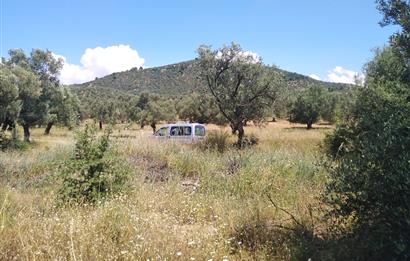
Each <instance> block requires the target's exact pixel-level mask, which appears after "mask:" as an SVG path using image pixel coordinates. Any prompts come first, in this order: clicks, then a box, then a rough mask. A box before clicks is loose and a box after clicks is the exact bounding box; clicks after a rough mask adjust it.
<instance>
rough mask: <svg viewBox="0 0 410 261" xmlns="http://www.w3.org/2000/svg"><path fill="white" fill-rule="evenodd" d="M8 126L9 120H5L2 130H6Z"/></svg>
mask: <svg viewBox="0 0 410 261" xmlns="http://www.w3.org/2000/svg"><path fill="white" fill-rule="evenodd" d="M7 126H9V124H8V123H7V121H4V122H3V126H1V130H2V131H6V130H7Z"/></svg>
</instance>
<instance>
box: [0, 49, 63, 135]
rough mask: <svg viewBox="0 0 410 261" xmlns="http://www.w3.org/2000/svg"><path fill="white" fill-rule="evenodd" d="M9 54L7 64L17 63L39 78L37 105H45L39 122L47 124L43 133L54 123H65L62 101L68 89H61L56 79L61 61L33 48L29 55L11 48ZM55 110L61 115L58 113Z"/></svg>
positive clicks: (48, 130) (50, 54) (46, 51)
mask: <svg viewBox="0 0 410 261" xmlns="http://www.w3.org/2000/svg"><path fill="white" fill-rule="evenodd" d="M9 55H10V59H9V60H8V61H7V64H8V65H13V66H16V65H17V66H20V67H23V68H25V69H27V70H30V71H32V72H33V73H34V74H35V75H36V76H37V77H38V79H39V80H40V83H41V88H42V91H41V95H40V97H39V101H38V102H39V106H40V107H41V106H43V105H44V104H46V105H47V106H46V107H44V106H43V107H44V108H46V110H45V111H43V112H42V113H43V114H44V115H43V116H44V117H43V120H44V122H41V123H46V125H47V127H46V129H45V134H49V132H50V130H51V127H52V126H53V125H54V124H55V123H62V124H65V123H66V121H65V120H64V115H66V114H67V112H66V111H65V110H66V109H67V108H68V107H67V108H65V107H64V106H65V104H64V103H63V102H62V101H63V100H64V96H65V95H66V94H67V92H68V91H67V90H63V89H62V87H61V85H60V83H59V80H58V74H59V73H60V71H61V69H62V66H63V61H62V60H61V59H56V58H55V57H54V56H53V54H52V52H51V51H49V50H40V49H33V50H32V52H31V54H30V57H27V56H26V55H25V53H24V51H23V50H21V49H12V50H10V51H9ZM57 112H59V113H62V114H63V115H58V114H57ZM60 120H62V121H60Z"/></svg>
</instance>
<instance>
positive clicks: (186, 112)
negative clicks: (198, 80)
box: [176, 93, 219, 123]
mask: <svg viewBox="0 0 410 261" xmlns="http://www.w3.org/2000/svg"><path fill="white" fill-rule="evenodd" d="M176 109H177V111H178V116H179V118H180V119H182V120H188V121H189V122H198V123H211V122H213V123H215V122H216V117H217V115H218V113H219V110H218V107H217V106H216V104H215V100H214V99H213V98H212V97H209V95H206V94H198V93H192V94H191V95H187V96H185V97H184V98H183V99H181V100H180V101H178V103H177V105H176Z"/></svg>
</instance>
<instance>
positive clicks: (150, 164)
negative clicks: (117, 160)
mask: <svg viewBox="0 0 410 261" xmlns="http://www.w3.org/2000/svg"><path fill="white" fill-rule="evenodd" d="M130 161H131V164H132V165H135V166H136V167H138V168H139V169H142V170H143V173H144V175H145V181H147V182H164V181H167V180H168V178H169V172H170V171H169V168H168V164H167V162H163V161H159V160H157V159H155V158H153V157H151V156H148V155H135V156H131V158H130Z"/></svg>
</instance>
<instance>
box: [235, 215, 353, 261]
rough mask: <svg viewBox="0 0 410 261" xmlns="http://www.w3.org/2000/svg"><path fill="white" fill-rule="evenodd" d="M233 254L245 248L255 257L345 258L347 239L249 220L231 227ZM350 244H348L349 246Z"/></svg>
mask: <svg viewBox="0 0 410 261" xmlns="http://www.w3.org/2000/svg"><path fill="white" fill-rule="evenodd" d="M232 236H233V238H235V240H234V241H232V242H231V244H232V245H231V249H232V251H233V253H234V254H235V253H238V252H240V251H243V250H245V251H247V252H249V253H250V254H251V256H253V257H254V259H255V260H257V259H258V257H259V256H261V255H263V256H265V257H267V258H269V259H270V260H349V259H350V258H351V256H350V254H349V253H351V251H350V250H351V249H352V248H351V247H352V245H351V244H349V242H346V241H342V240H338V239H335V238H332V237H328V238H327V237H325V236H324V235H316V234H315V233H313V230H312V229H311V228H308V227H302V226H299V225H295V226H291V227H285V226H282V225H277V224H273V223H270V222H262V221H260V220H259V221H257V220H256V221H252V222H248V223H247V224H242V225H240V226H238V227H236V228H235V231H234V233H233V235H232ZM349 245H350V246H349Z"/></svg>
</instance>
